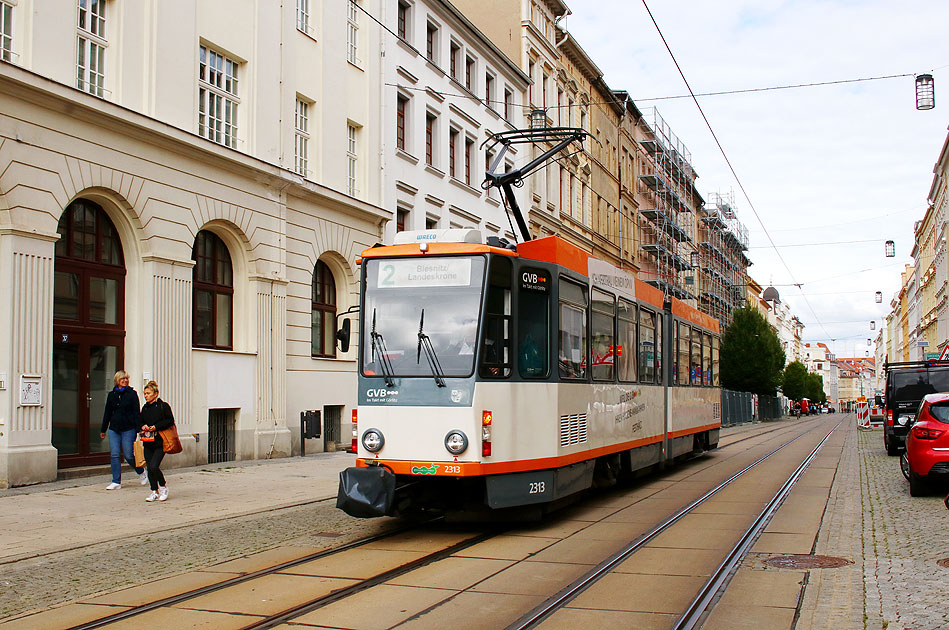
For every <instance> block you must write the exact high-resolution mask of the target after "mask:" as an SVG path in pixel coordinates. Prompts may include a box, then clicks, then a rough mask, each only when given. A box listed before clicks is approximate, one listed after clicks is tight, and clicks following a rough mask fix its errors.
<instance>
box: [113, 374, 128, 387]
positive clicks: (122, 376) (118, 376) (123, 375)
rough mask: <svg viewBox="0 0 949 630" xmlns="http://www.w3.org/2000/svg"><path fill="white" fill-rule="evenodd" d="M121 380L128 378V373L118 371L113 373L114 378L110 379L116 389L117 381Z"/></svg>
mask: <svg viewBox="0 0 949 630" xmlns="http://www.w3.org/2000/svg"><path fill="white" fill-rule="evenodd" d="M123 378H129V373H128V372H126V371H125V370H119V371H118V372H116V373H115V376H113V377H112V380H113V381H114V382H115V386H116V387H118V386H119V381H121V380H122V379H123Z"/></svg>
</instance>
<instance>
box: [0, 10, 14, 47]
mask: <svg viewBox="0 0 949 630" xmlns="http://www.w3.org/2000/svg"><path fill="white" fill-rule="evenodd" d="M0 59H3V60H4V61H13V6H12V5H9V4H7V3H6V2H0Z"/></svg>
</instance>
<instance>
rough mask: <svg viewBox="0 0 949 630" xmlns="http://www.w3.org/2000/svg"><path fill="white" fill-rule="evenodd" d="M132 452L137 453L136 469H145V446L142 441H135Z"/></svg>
mask: <svg viewBox="0 0 949 630" xmlns="http://www.w3.org/2000/svg"><path fill="white" fill-rule="evenodd" d="M132 450H133V451H135V467H136V468H145V445H144V444H142V442H141V441H140V440H135V442H133V444H132Z"/></svg>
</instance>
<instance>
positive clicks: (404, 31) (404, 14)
mask: <svg viewBox="0 0 949 630" xmlns="http://www.w3.org/2000/svg"><path fill="white" fill-rule="evenodd" d="M410 8H411V7H410V6H409V3H408V2H406V1H405V0H399V19H398V26H397V28H398V30H397V32H398V34H399V37H401V38H402V39H404V40H405V41H408V39H409V38H408V37H407V35H408V24H409V9H410Z"/></svg>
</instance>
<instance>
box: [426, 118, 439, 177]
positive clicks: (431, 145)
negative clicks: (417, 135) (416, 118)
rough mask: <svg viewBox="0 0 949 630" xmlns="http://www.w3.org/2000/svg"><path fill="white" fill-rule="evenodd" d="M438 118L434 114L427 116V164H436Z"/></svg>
mask: <svg viewBox="0 0 949 630" xmlns="http://www.w3.org/2000/svg"><path fill="white" fill-rule="evenodd" d="M437 120H438V118H437V117H436V116H435V115H434V114H426V115H425V163H426V164H428V165H429V166H433V165H434V164H435V123H436V121H437Z"/></svg>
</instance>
